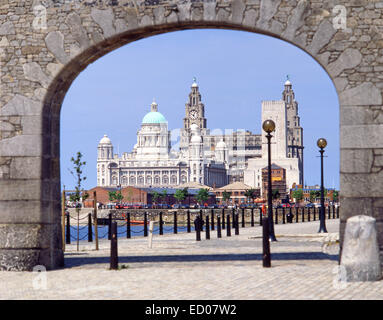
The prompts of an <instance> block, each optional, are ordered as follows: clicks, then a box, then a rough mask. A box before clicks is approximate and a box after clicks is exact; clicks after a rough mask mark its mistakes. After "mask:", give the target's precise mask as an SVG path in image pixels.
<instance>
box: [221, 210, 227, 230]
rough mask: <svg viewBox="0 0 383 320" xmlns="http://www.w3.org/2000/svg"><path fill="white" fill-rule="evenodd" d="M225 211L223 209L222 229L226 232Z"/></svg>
mask: <svg viewBox="0 0 383 320" xmlns="http://www.w3.org/2000/svg"><path fill="white" fill-rule="evenodd" d="M225 227H226V226H225V209H222V229H223V230H225Z"/></svg>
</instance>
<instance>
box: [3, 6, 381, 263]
mask: <svg viewBox="0 0 383 320" xmlns="http://www.w3.org/2000/svg"><path fill="white" fill-rule="evenodd" d="M133 2H134V3H133V4H132V3H127V2H126V1H118V3H117V5H112V6H108V5H102V4H101V5H96V4H94V3H90V5H83V4H80V3H70V4H63V5H61V2H60V3H58V4H56V3H53V2H51V1H47V3H48V5H50V8H48V9H47V19H46V20H47V21H48V22H49V23H48V26H49V28H48V27H47V28H45V29H44V28H41V29H38V30H37V31H36V30H32V33H31V32H30V30H27V29H28V28H25V26H24V25H22V24H17V23H15V22H13V21H15V19H16V18H17V17H18V18H19V19H20V18H22V19H23V21H26V23H30V25H33V26H36V24H34V22H35V18H36V17H35V15H34V11H33V10H30V11H28V10H26V11H24V12H21V11H20V10H19V8H18V7H17V4H16V3H14V2H11V1H8V6H7V9H6V10H7V12H8V15H7V16H6V18H5V20H4V22H2V24H1V26H0V35H1V36H4V37H3V38H2V40H1V42H2V43H8V47H7V50H8V51H7V52H6V53H5V54H6V56H5V57H3V59H2V60H1V61H0V63H1V66H2V67H4V66H6V72H7V78H6V80H7V81H5V82H3V83H2V91H1V96H0V97H1V109H0V115H1V116H2V121H9V123H11V121H15V123H14V125H11V127H12V128H13V129H9V130H8V129H5V128H4V125H3V126H2V127H0V132H1V134H2V136H1V139H0V156H1V158H0V161H1V162H0V169H1V170H0V173H1V175H0V183H1V188H0V190H1V192H0V196H1V199H0V210H1V215H0V219H1V221H0V222H1V223H2V226H1V228H2V229H1V230H2V232H1V234H0V240H1V242H0V260H1V262H2V263H1V266H0V268H1V269H6V270H31V269H32V268H33V267H34V266H35V265H39V264H43V265H45V266H46V267H47V268H48V269H52V268H56V267H58V266H60V265H62V264H63V252H62V249H61V231H60V229H61V227H60V214H59V212H60V159H59V155H60V154H59V153H60V151H59V144H60V132H59V128H60V108H61V105H62V102H63V99H64V97H65V94H66V92H67V91H68V89H69V87H70V85H71V83H72V81H73V80H74V79H75V78H76V77H77V75H78V74H79V73H80V72H81V71H82V70H84V69H85V68H86V66H87V65H89V64H90V63H92V62H93V61H95V60H97V59H98V58H100V57H101V56H103V55H105V54H106V53H108V52H110V51H112V50H114V49H116V48H119V47H121V46H122V45H125V44H127V43H130V42H132V41H135V40H138V39H142V38H145V37H149V36H152V35H156V34H160V33H165V32H170V31H177V30H185V29H198V28H220V29H232V30H241V31H248V32H254V33H259V34H264V35H269V36H272V37H274V38H278V39H281V40H284V41H287V42H290V43H291V44H293V45H295V46H297V47H299V48H301V49H302V50H303V51H305V52H306V53H308V54H309V55H311V56H312V58H313V59H314V60H315V61H317V62H318V63H319V64H320V65H321V66H322V67H323V68H324V70H325V71H326V72H327V73H328V75H329V77H330V79H331V80H332V81H333V83H334V86H335V88H336V91H337V94H338V97H339V104H340V135H341V141H340V144H341V183H340V187H341V205H342V210H341V230H340V231H341V235H342V232H343V228H344V223H345V221H346V219H347V218H348V217H350V216H353V215H357V214H360V213H364V214H367V215H370V216H374V217H376V218H377V219H378V224H377V225H378V234H383V221H382V220H381V217H380V216H381V214H380V213H381V212H382V209H383V202H382V198H383V191H382V190H383V170H382V168H383V162H382V160H381V158H382V154H383V151H382V147H381V139H380V137H381V136H382V135H383V118H382V112H381V110H382V106H383V103H382V95H381V89H382V88H383V81H382V80H381V79H380V78H379V72H381V68H382V67H383V61H382V60H381V59H380V55H381V51H380V50H382V49H381V48H382V47H383V46H382V41H381V38H380V33H381V32H380V31H381V30H379V27H377V26H376V25H374V23H373V22H372V21H371V19H370V18H369V14H364V13H363V12H362V13H360V12H361V11H364V10H367V9H368V10H370V11H371V12H373V13H374V15H376V16H377V17H381V16H382V14H383V13H382V10H381V9H380V8H379V7H377V5H378V4H375V3H374V2H370V1H367V0H361V1H359V2H358V3H355V2H349V1H343V2H342V1H341V2H342V4H341V6H342V7H344V9H345V10H340V11H341V12H346V13H347V15H348V16H349V18H350V19H349V20H350V21H349V26H347V25H344V24H342V21H343V20H342V19H340V20H341V22H340V23H339V21H338V20H334V18H339V15H338V11H339V10H338V11H337V10H336V8H335V7H334V6H333V4H332V3H330V2H321V3H317V2H310V1H307V0H298V1H294V2H290V1H285V0H275V1H269V0H251V1H246V2H244V1H243V0H232V1H222V2H221V1H209V2H202V1H201V2H199V1H193V2H189V1H185V2H184V3H178V2H177V1H176V2H174V1H155V2H153V1H150V0H148V1H142V2H138V3H136V2H135V1H133ZM32 9H33V8H32ZM338 9H339V8H338ZM11 17H12V19H11ZM340 18H342V17H340ZM345 18H347V17H345ZM16 35H21V36H24V38H25V39H26V40H27V41H24V42H22V41H16V40H17V39H16ZM36 44H37V45H36ZM12 50H13V51H12ZM9 52H10V53H9ZM12 52H13V54H12ZM9 62H11V63H9ZM21 65H22V67H21V68H20V66H21ZM12 79H17V80H18V81H17V82H13V81H12ZM8 80H9V81H8ZM31 121H34V122H35V125H33V124H32V123H31ZM17 122H19V125H18V124H17ZM8 127H9V126H8ZM355 186H358V187H355ZM15 190H17V191H18V192H15ZM19 190H20V191H19ZM26 204H28V207H26ZM15 209H16V211H17V212H16V213H15ZM25 235H27V236H25ZM380 246H381V252H382V249H383V240H380Z"/></svg>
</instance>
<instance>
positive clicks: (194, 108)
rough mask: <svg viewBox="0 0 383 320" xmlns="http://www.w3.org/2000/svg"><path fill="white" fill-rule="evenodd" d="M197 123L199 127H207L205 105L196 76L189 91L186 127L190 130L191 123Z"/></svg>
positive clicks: (186, 107) (186, 106)
mask: <svg viewBox="0 0 383 320" xmlns="http://www.w3.org/2000/svg"><path fill="white" fill-rule="evenodd" d="M193 123H195V124H196V125H197V126H198V128H199V129H200V130H201V129H206V118H205V106H204V104H203V103H202V102H201V94H200V92H199V88H198V84H197V83H196V78H194V79H193V84H192V86H191V92H190V93H189V101H188V102H187V103H186V104H185V118H184V129H186V130H187V131H190V127H191V125H192V124H193Z"/></svg>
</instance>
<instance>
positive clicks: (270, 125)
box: [262, 120, 277, 241]
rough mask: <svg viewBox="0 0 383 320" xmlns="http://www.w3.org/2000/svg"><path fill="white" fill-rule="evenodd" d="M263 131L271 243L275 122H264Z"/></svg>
mask: <svg viewBox="0 0 383 320" xmlns="http://www.w3.org/2000/svg"><path fill="white" fill-rule="evenodd" d="M262 128H263V130H264V131H265V132H266V133H267V135H266V138H267V154H268V169H267V209H268V210H267V216H268V220H269V237H270V240H271V241H277V239H276V238H275V234H274V221H273V199H272V198H273V191H272V186H271V138H272V137H273V136H272V135H271V132H273V131H274V130H275V122H274V121H273V120H265V121H264V122H263V125H262Z"/></svg>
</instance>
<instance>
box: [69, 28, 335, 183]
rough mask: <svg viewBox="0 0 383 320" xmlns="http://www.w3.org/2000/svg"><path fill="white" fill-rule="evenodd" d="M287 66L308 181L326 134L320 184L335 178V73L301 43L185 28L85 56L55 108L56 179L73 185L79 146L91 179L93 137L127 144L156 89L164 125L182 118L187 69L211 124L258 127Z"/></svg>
mask: <svg viewBox="0 0 383 320" xmlns="http://www.w3.org/2000/svg"><path fill="white" fill-rule="evenodd" d="M287 74H288V75H290V81H291V82H292V84H293V89H294V91H295V97H296V100H297V101H298V103H299V115H300V117H301V125H302V126H303V141H304V146H305V149H304V171H305V172H304V174H305V182H306V184H307V185H313V184H319V183H320V171H319V169H320V162H319V161H320V160H319V158H318V155H319V152H318V148H317V147H316V141H317V139H318V138H319V137H325V138H326V139H327V141H328V146H327V148H326V153H325V155H326V156H327V158H325V185H326V186H327V187H333V186H335V187H336V188H339V103H338V97H337V94H336V91H335V88H334V86H333V84H332V81H331V80H330V78H329V77H328V75H327V74H326V72H325V71H324V70H323V69H322V67H321V66H320V65H319V64H318V63H317V62H316V61H315V60H314V59H313V58H312V57H310V56H309V55H308V54H307V53H305V52H303V51H302V50H301V49H299V48H297V47H295V46H293V45H291V44H289V43H286V42H283V41H281V40H278V39H275V38H271V37H267V36H263V35H259V34H254V33H249V32H241V31H230V30H213V29H209V30H187V31H177V32H172V33H166V34H162V35H158V36H153V37H150V38H146V39H143V40H139V41H136V42H133V43H131V44H128V45H125V46H124V47H122V48H120V49H117V50H115V51H113V52H111V53H109V54H108V55H106V56H104V57H102V58H100V59H99V60H97V61H96V62H94V63H93V64H91V65H89V66H88V67H87V69H85V70H84V71H83V72H82V73H81V74H80V75H79V76H78V77H77V79H76V80H75V81H74V82H73V84H72V86H71V88H70V89H69V91H68V93H67V95H66V97H65V100H64V103H63V107H62V110H61V120H62V121H61V137H62V139H61V183H62V185H65V186H66V188H67V189H68V188H73V187H74V185H75V179H74V178H73V176H72V175H71V174H70V173H69V170H68V169H70V168H72V164H71V162H70V158H71V157H72V156H73V155H75V154H76V152H77V151H81V153H83V154H84V160H85V161H87V165H86V167H85V170H84V174H85V176H86V177H87V180H86V181H85V184H84V187H85V188H91V187H94V186H95V185H96V179H97V176H96V163H97V162H96V158H97V145H98V142H99V140H100V139H101V138H102V136H103V135H104V134H107V135H108V136H109V137H110V138H111V140H112V142H113V145H114V152H115V153H117V152H118V151H119V152H120V153H122V152H130V151H131V150H132V148H133V146H134V144H135V143H136V133H137V130H138V129H139V126H140V124H141V120H142V118H143V117H144V115H145V114H146V113H147V112H149V110H150V104H151V102H152V100H153V98H155V99H156V102H157V103H158V108H159V111H160V112H161V113H162V114H163V115H164V116H165V117H166V119H167V120H168V123H169V130H173V129H177V128H181V127H182V123H183V122H182V119H183V117H184V115H185V103H186V101H187V97H188V94H189V92H190V86H191V84H192V82H193V77H196V78H197V82H198V84H199V87H200V92H201V95H202V101H203V103H204V104H205V116H206V118H207V125H208V127H209V128H210V129H211V130H213V129H216V128H220V129H222V130H224V129H233V130H237V129H248V130H250V131H253V132H254V133H261V101H262V100H279V99H281V95H282V91H283V84H284V82H285V80H286V75H287Z"/></svg>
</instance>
